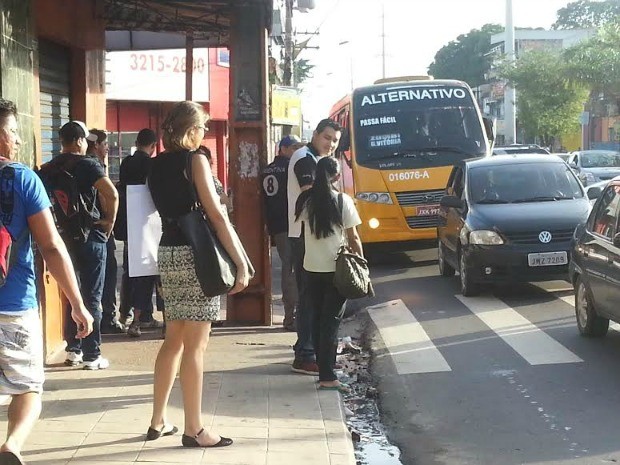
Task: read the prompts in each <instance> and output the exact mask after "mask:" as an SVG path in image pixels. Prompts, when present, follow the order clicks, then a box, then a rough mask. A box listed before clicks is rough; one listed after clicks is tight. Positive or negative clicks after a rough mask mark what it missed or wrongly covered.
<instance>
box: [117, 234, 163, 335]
mask: <svg viewBox="0 0 620 465" xmlns="http://www.w3.org/2000/svg"><path fill="white" fill-rule="evenodd" d="M140 279H141V278H130V277H129V254H128V249H127V242H126V241H125V243H124V248H123V275H122V277H121V305H120V308H119V313H120V314H121V316H123V317H129V315H131V314H132V312H133V307H132V302H133V301H134V292H136V291H140V289H139V287H138V288H137V287H136V283H137V282H138V281H139V280H140ZM160 299H161V297H160V296H159V294H157V308H160V307H159V305H160ZM162 302H163V299H162ZM161 307H162V308H163V303H161ZM138 310H140V311H141V313H140V322H141V323H149V322H150V321H152V320H153V302H152V299H149V300H148V302H147V305H146V307H145V308H139V309H138Z"/></svg>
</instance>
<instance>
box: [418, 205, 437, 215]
mask: <svg viewBox="0 0 620 465" xmlns="http://www.w3.org/2000/svg"><path fill="white" fill-rule="evenodd" d="M416 214H417V216H433V215H439V205H428V206H424V207H418V208H417V210H416Z"/></svg>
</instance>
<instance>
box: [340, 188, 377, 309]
mask: <svg viewBox="0 0 620 465" xmlns="http://www.w3.org/2000/svg"><path fill="white" fill-rule="evenodd" d="M338 208H339V210H340V214H341V215H342V210H343V200H342V194H338ZM334 286H336V289H338V292H339V293H340V294H341V295H342V296H343V297H346V298H347V299H361V298H362V297H367V296H373V295H374V290H373V288H372V283H371V282H370V270H369V269H368V261H367V260H366V259H365V258H364V257H360V256H359V255H358V254H356V253H355V252H353V251H352V250H351V249H350V248H349V246H348V245H347V241H346V236H345V234H344V233H343V245H341V246H340V248H339V249H338V255H337V256H336V272H335V273H334Z"/></svg>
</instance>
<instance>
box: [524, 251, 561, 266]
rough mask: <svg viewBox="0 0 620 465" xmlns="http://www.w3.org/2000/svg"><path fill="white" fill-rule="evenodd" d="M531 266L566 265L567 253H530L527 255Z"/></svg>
mask: <svg viewBox="0 0 620 465" xmlns="http://www.w3.org/2000/svg"><path fill="white" fill-rule="evenodd" d="M527 262H528V264H529V265H530V266H557V265H566V264H567V263H568V256H567V254H566V252H546V253H530V254H528V255H527Z"/></svg>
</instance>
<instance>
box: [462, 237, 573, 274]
mask: <svg viewBox="0 0 620 465" xmlns="http://www.w3.org/2000/svg"><path fill="white" fill-rule="evenodd" d="M569 249H570V243H569V242H564V243H555V244H540V245H527V246H523V245H510V244H505V245H498V246H481V245H470V246H468V247H465V248H464V249H463V253H464V254H465V259H466V263H467V268H468V269H467V271H468V272H469V276H470V277H471V279H472V280H474V281H475V282H478V283H501V282H510V281H521V282H530V281H549V280H555V279H568V269H569V265H568V264H566V265H549V266H529V264H528V254H530V253H545V252H566V255H567V258H568V260H570V250H569Z"/></svg>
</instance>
